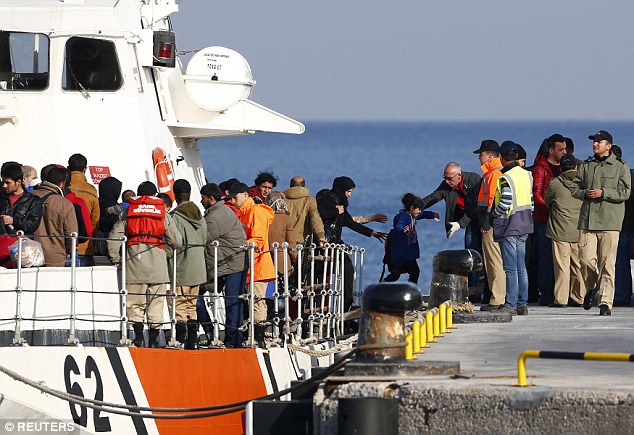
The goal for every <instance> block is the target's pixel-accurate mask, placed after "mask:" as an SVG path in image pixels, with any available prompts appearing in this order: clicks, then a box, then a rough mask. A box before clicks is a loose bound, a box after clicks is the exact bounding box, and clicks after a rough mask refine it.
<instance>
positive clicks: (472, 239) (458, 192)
mask: <svg viewBox="0 0 634 435" xmlns="http://www.w3.org/2000/svg"><path fill="white" fill-rule="evenodd" d="M480 179H481V177H480V175H478V174H476V173H474V172H462V169H461V168H460V164H459V163H456V162H450V163H448V164H447V166H445V172H444V174H443V181H442V182H441V183H440V186H438V187H437V188H436V190H435V191H433V192H432V193H430V194H429V195H427V196H426V197H424V198H423V210H425V209H427V208H429V207H431V206H432V205H434V204H436V203H437V202H439V201H441V200H444V201H445V229H446V231H447V238H449V237H452V236H453V235H454V234H456V232H458V230H459V229H460V228H464V229H465V234H464V246H465V248H466V249H475V250H476V251H478V252H479V253H480V255H482V234H480V225H479V223H478V219H477V214H476V209H475V208H476V204H475V201H474V199H475V197H477V194H478V190H479V187H480ZM474 195H475V196H474ZM480 275H481V272H472V273H470V274H469V285H470V286H473V285H476V284H477V281H478V278H479V276H480Z"/></svg>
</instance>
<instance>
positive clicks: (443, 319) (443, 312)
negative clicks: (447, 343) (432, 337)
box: [438, 302, 447, 335]
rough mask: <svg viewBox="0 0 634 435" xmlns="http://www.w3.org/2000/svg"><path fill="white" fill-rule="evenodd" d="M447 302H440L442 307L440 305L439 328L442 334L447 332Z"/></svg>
mask: <svg viewBox="0 0 634 435" xmlns="http://www.w3.org/2000/svg"><path fill="white" fill-rule="evenodd" d="M445 304H446V302H443V303H442V304H440V307H438V314H439V316H438V317H439V329H440V334H441V335H442V334H444V333H445V332H447V305H445Z"/></svg>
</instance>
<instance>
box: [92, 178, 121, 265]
mask: <svg viewBox="0 0 634 435" xmlns="http://www.w3.org/2000/svg"><path fill="white" fill-rule="evenodd" d="M122 186H123V184H122V183H121V181H119V180H118V179H116V178H115V177H108V178H104V179H103V180H101V182H100V183H99V237H100V238H107V237H108V235H109V234H110V231H111V230H112V227H113V226H114V224H115V223H117V222H118V221H120V220H121V219H123V214H124V210H123V207H122V206H121V204H119V203H118V202H117V200H118V199H119V195H120V194H121V188H122ZM95 250H96V251H97V252H96V254H97V255H107V248H106V243H105V241H102V240H99V241H97V243H95Z"/></svg>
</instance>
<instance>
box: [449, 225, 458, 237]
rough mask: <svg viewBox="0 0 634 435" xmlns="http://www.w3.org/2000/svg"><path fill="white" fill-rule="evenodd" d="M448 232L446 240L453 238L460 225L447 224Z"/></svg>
mask: <svg viewBox="0 0 634 435" xmlns="http://www.w3.org/2000/svg"><path fill="white" fill-rule="evenodd" d="M449 226H450V227H451V228H449V231H447V238H449V237H451V236H453V235H454V234H456V233H457V232H458V230H459V229H460V224H459V223H458V222H449Z"/></svg>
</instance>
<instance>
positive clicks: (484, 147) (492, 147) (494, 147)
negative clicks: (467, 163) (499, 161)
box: [473, 139, 500, 154]
mask: <svg viewBox="0 0 634 435" xmlns="http://www.w3.org/2000/svg"><path fill="white" fill-rule="evenodd" d="M483 151H495V152H498V153H499V152H500V146H499V145H498V143H497V142H496V141H494V140H492V139H486V140H483V141H482V143H481V144H480V148H478V149H477V150H475V151H474V152H473V154H480V153H481V152H483Z"/></svg>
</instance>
